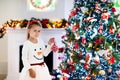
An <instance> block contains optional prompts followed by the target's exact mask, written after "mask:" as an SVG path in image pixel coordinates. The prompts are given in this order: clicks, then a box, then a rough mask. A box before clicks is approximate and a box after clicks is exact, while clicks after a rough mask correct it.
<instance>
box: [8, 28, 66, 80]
mask: <svg viewBox="0 0 120 80" xmlns="http://www.w3.org/2000/svg"><path fill="white" fill-rule="evenodd" d="M63 34H65V30H64V29H42V30H41V37H42V39H43V40H44V42H45V45H46V43H47V42H48V39H49V38H51V37H54V38H55V39H56V44H57V45H58V46H59V47H63V46H64V44H62V42H61V36H62V35H63ZM6 36H7V40H8V41H7V43H8V47H7V52H8V53H7V54H8V72H7V78H6V80H19V75H20V71H21V68H22V67H23V66H22V63H21V62H20V59H21V56H20V54H21V50H22V46H21V45H23V43H24V42H25V41H26V29H7V34H6ZM41 37H40V38H41ZM58 56H59V53H52V52H51V53H50V55H49V56H48V57H47V58H45V61H46V59H48V60H49V59H51V60H49V61H51V62H52V63H50V62H48V61H46V63H47V65H48V68H49V70H50V72H51V70H52V69H56V68H57V67H58V65H59V60H58ZM50 64H53V65H52V66H51V65H50ZM19 65H20V66H19Z"/></svg>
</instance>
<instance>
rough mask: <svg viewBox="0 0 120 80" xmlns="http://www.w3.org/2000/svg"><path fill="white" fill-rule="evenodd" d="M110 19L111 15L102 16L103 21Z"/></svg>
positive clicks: (104, 14)
mask: <svg viewBox="0 0 120 80" xmlns="http://www.w3.org/2000/svg"><path fill="white" fill-rule="evenodd" d="M109 18H110V14H109V13H107V12H106V13H102V14H101V19H102V20H108V19H109Z"/></svg>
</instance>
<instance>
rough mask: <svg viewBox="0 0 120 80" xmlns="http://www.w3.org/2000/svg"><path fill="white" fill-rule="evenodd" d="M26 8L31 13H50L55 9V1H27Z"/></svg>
mask: <svg viewBox="0 0 120 80" xmlns="http://www.w3.org/2000/svg"><path fill="white" fill-rule="evenodd" d="M28 7H29V9H30V10H33V11H51V10H55V8H56V0H28Z"/></svg>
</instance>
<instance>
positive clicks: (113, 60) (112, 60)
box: [108, 56, 115, 64]
mask: <svg viewBox="0 0 120 80" xmlns="http://www.w3.org/2000/svg"><path fill="white" fill-rule="evenodd" d="M108 63H109V64H114V63H115V59H114V57H113V56H112V57H111V58H110V59H109V60H108Z"/></svg>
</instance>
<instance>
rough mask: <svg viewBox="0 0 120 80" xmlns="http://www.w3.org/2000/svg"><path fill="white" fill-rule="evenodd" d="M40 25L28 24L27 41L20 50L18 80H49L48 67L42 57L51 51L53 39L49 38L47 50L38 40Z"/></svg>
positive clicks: (33, 22) (33, 21)
mask: <svg viewBox="0 0 120 80" xmlns="http://www.w3.org/2000/svg"><path fill="white" fill-rule="evenodd" d="M41 28H42V26H41V23H40V22H38V21H35V20H32V21H30V22H29V23H28V29H27V33H28V36H27V41H26V42H25V43H24V45H23V49H22V61H23V65H24V67H23V69H22V72H21V75H20V80H51V76H50V74H49V70H48V67H47V66H46V63H45V62H44V56H47V55H48V54H49V53H50V51H51V46H52V44H53V43H54V38H50V40H49V41H48V45H47V48H45V45H44V43H43V41H42V40H41V39H38V37H39V35H40V31H41Z"/></svg>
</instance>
